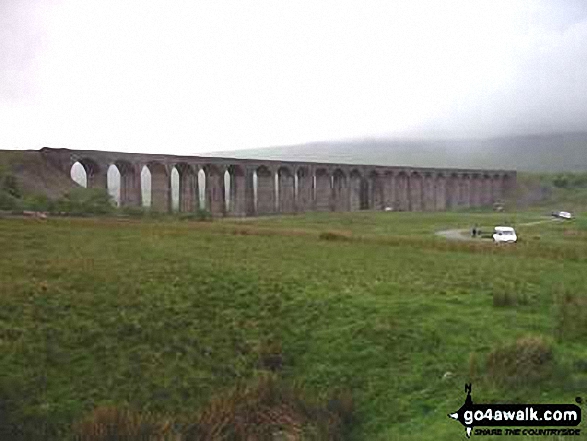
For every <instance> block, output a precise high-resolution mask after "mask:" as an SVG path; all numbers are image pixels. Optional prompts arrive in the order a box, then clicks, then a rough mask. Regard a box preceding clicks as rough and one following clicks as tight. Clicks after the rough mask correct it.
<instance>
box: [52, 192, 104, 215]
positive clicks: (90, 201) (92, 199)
mask: <svg viewBox="0 0 587 441" xmlns="http://www.w3.org/2000/svg"><path fill="white" fill-rule="evenodd" d="M55 209H56V211H60V212H66V213H70V214H78V215H79V214H107V213H111V212H113V211H114V202H113V200H112V197H111V196H110V194H109V193H108V191H107V190H105V189H99V188H75V189H73V190H71V191H70V192H68V193H67V194H66V195H65V196H64V197H63V198H61V199H59V200H58V201H57V203H56V204H55Z"/></svg>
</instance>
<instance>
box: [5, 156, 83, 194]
mask: <svg viewBox="0 0 587 441" xmlns="http://www.w3.org/2000/svg"><path fill="white" fill-rule="evenodd" d="M0 168H3V169H5V170H7V171H8V172H9V173H11V174H12V175H13V176H14V177H15V178H16V180H17V184H18V186H19V188H20V190H21V191H22V192H23V194H24V195H32V194H45V195H47V196H48V197H49V198H51V199H57V198H59V197H61V196H63V195H64V194H65V193H67V192H68V191H69V190H71V189H73V188H78V187H79V186H78V185H77V184H76V183H75V182H74V181H73V180H72V179H71V178H70V177H69V176H67V175H65V174H63V172H62V171H61V170H59V169H57V168H55V167H54V166H53V165H51V164H50V163H48V162H47V161H46V160H45V158H43V156H42V155H41V153H40V152H38V151H34V150H0Z"/></svg>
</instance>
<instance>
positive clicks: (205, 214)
mask: <svg viewBox="0 0 587 441" xmlns="http://www.w3.org/2000/svg"><path fill="white" fill-rule="evenodd" d="M179 219H181V220H188V221H199V222H208V221H211V220H212V213H210V212H209V211H208V210H204V209H200V210H198V211H196V212H194V213H180V214H179Z"/></svg>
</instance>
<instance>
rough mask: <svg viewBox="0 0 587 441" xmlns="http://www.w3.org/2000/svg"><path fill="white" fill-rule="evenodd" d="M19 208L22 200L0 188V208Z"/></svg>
mask: <svg viewBox="0 0 587 441" xmlns="http://www.w3.org/2000/svg"><path fill="white" fill-rule="evenodd" d="M20 209H22V202H21V200H20V199H18V198H16V197H14V196H13V195H11V194H10V193H8V192H6V191H4V190H0V210H8V211H14V210H20Z"/></svg>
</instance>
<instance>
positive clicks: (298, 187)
mask: <svg viewBox="0 0 587 441" xmlns="http://www.w3.org/2000/svg"><path fill="white" fill-rule="evenodd" d="M312 192H313V188H312V176H311V174H310V170H309V169H308V168H307V167H299V168H298V169H297V170H296V176H295V201H296V210H297V211H302V212H303V211H307V210H310V209H312Z"/></svg>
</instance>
